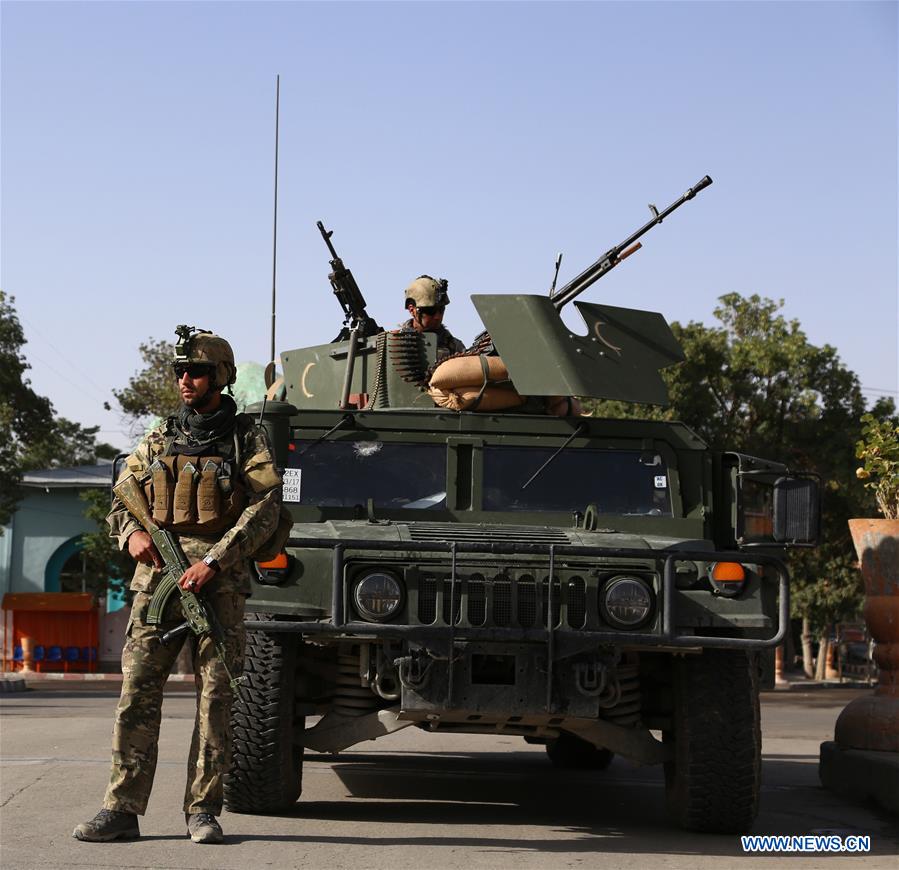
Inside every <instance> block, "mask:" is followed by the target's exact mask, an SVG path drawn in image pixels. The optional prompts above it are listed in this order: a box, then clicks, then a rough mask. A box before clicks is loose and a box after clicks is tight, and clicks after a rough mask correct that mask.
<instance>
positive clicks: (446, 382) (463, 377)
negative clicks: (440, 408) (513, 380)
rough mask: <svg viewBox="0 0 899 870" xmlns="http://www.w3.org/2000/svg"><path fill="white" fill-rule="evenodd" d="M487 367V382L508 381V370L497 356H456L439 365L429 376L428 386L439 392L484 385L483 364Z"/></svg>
mask: <svg viewBox="0 0 899 870" xmlns="http://www.w3.org/2000/svg"><path fill="white" fill-rule="evenodd" d="M481 360H483V361H484V363H486V366H487V382H488V383H491V382H492V383H495V382H497V381H507V380H509V370H508V369H507V368H506V366H505V365H504V363H503V361H502V359H500V358H499V357H498V356H457V357H453V358H452V359H448V360H446V362H442V363H440V365H439V366H437V368H436V369H434V374H433V375H431V381H430V385H431V386H432V387H436V388H437V389H439V390H457V389H459V388H461V387H466V386H476V387H477V388H478V389H480V388H481V387H482V386H483V384H484V363H482V362H481Z"/></svg>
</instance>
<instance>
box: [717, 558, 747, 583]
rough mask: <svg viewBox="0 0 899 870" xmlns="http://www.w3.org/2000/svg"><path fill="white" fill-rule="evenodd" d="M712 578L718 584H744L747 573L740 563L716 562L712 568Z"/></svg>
mask: <svg viewBox="0 0 899 870" xmlns="http://www.w3.org/2000/svg"><path fill="white" fill-rule="evenodd" d="M711 576H712V580H714V581H715V582H717V583H742V582H743V581H744V580H745V579H746V572H745V571H744V570H743V566H742V565H741V564H740V563H739V562H716V563H715V564H714V566H712V575H711Z"/></svg>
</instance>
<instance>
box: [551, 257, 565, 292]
mask: <svg viewBox="0 0 899 870" xmlns="http://www.w3.org/2000/svg"><path fill="white" fill-rule="evenodd" d="M561 265H562V252H561V251H559V255H558V256H557V257H556V273H555V274H554V275H553V283H552V287H550V288H549V295H550V296H552V295H553V293H555V292H556V281H558V280H559V266H561Z"/></svg>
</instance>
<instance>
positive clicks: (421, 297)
mask: <svg viewBox="0 0 899 870" xmlns="http://www.w3.org/2000/svg"><path fill="white" fill-rule="evenodd" d="M446 288H447V281H446V279H445V278H440V279H439V280H438V279H436V278H432V277H431V276H430V275H420V276H419V277H418V278H416V279H415V280H414V281H413V282H412V283H411V284H410V285H409V286H408V287H407V288H406V290H405V292H404V295H405V300H406V301H405V306H406V311H408V312H409V314H410V315H411V317H410V318H409V320H407V321H405V323H401V324H400V328H401V329H414V330H415V331H416V332H433V333H434V334H435V335H436V336H437V358H438V359H441V358H443V357H447V356H451V355H452V354H454V353H461V352H462V351H463V350H465V345H464V344H463V343H462V342H461V341H459V339H458V338H456V337H455V336H454V335H453V334H452V333H451V332H450V331H449V330H448V329H447V328H446V327H445V326H444V325H443V313H444V311H445V310H446V306H447V305H449V301H450V300H449V295H448V294H447V292H446Z"/></svg>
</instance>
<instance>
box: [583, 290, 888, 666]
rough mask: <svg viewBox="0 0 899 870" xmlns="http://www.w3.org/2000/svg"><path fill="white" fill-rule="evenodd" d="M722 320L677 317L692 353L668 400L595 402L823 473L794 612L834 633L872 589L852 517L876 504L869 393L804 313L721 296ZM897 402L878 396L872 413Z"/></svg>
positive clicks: (668, 375) (670, 375) (796, 581)
mask: <svg viewBox="0 0 899 870" xmlns="http://www.w3.org/2000/svg"><path fill="white" fill-rule="evenodd" d="M719 302H720V304H719V306H718V307H717V308H716V309H715V312H714V313H715V317H716V318H717V319H718V321H719V322H720V326H714V327H706V326H704V325H703V324H701V323H696V322H690V323H688V324H686V326H681V325H680V324H678V323H672V325H671V327H672V331H673V332H674V334H675V336H676V337H677V339H678V340H679V341H680V343H681V345H682V347H683V349H684V354H685V356H686V359H685V361H684V362H683V363H681V364H680V365H679V366H673V367H671V368H668V369H665V370H664V371H663V373H662V376H663V378H664V379H665V382H666V384H667V386H668V392H669V396H670V400H671V405H670V407H669V408H667V409H661V408H656V407H646V406H631V405H627V404H625V403H621V402H593V403H588V405H592V408H593V410H594V412H595V413H596V414H597V415H599V416H635V417H644V418H646V417H649V418H654V419H667V420H675V419H677V420H682V421H683V422H684V423H686V424H687V425H688V426H690V427H691V428H692V429H694V430H695V431H696V432H698V433H699V434H700V435H701V436H702V438H703V439H704V440H705V441H706V442H707V443H708V445H709V446H710V447H711V448H712V449H714V450H736V451H739V452H745V453H749V454H753V455H756V456H760V457H764V458H766V459H773V460H777V461H780V462H783V463H785V464H787V465H788V466H789V467H790V468H792V469H796V470H799V469H801V470H807V471H811V472H814V473H816V474H818V475H820V479H821V483H822V534H821V545H820V546H819V547H818V548H817V549H815V550H805V551H799V552H797V553H795V554H793V555H792V556H791V567H792V569H793V584H792V589H793V613H794V615H795V616H797V617H799V618H802V619H803V620H805V621H806V624H807V626H808V627H809V629H813V630H815V631H817V632H818V634H819V637H821V638H822V639H823V641H824V643H823V644H822V648H823V649H826V638H827V634H828V633H829V629H830V625H831V624H832V623H833V622H835V621H839V620H842V619H846V618H849V617H851V616H852V615H854V614H855V613H857V612H858V610H859V608H860V606H861V601H862V595H863V590H862V586H861V579H860V577H859V575H858V572H857V570H855V555H854V552H853V549H852V544H851V540H850V538H849V531H848V527H847V524H846V521H847V520H848V519H849V518H850V517H852V516H859V515H865V514H866V513H870V505H871V496H870V494H869V493H868V492H866V491H865V489H864V488H863V486H862V484H861V481H859V480H858V479H857V478H856V476H855V466H854V463H853V456H854V450H855V444H856V442H857V441H858V439H859V437H860V435H861V426H862V424H861V417H862V415H863V414H864V413H865V401H864V397H863V396H862V393H861V388H860V385H859V382H858V377H857V376H856V375H855V374H854V373H853V372H851V371H850V370H849V369H847V368H846V367H845V365H843V363H842V362H841V360H840V358H839V355H838V354H837V352H836V350H835V349H834V348H833V347H831V346H829V345H824V346H823V347H816V346H815V345H813V344H811V343H810V342H809V340H808V338H807V337H806V335H805V333H804V332H803V331H802V329H801V328H800V326H799V322H798V321H796V320H789V321H788V320H786V319H785V318H784V317H783V315H782V314H780V309H781V308H782V307H783V300H780V301H778V302H775V301H773V300H771V299H765V298H762V297H759V296H757V295H753V296H750V297H749V298H743V297H742V296H740V295H739V294H736V293H731V294H728V295H725V296H722V297H721V298H720V300H719ZM893 411H894V408H893V406H892V403H891V402H889V401H881V402H878V403H877V405H875V407H874V408H873V409H872V414H873V415H874V416H875V417H877V418H879V419H882V418H884V417H887V416H889V415H890V414H892V413H893Z"/></svg>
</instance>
